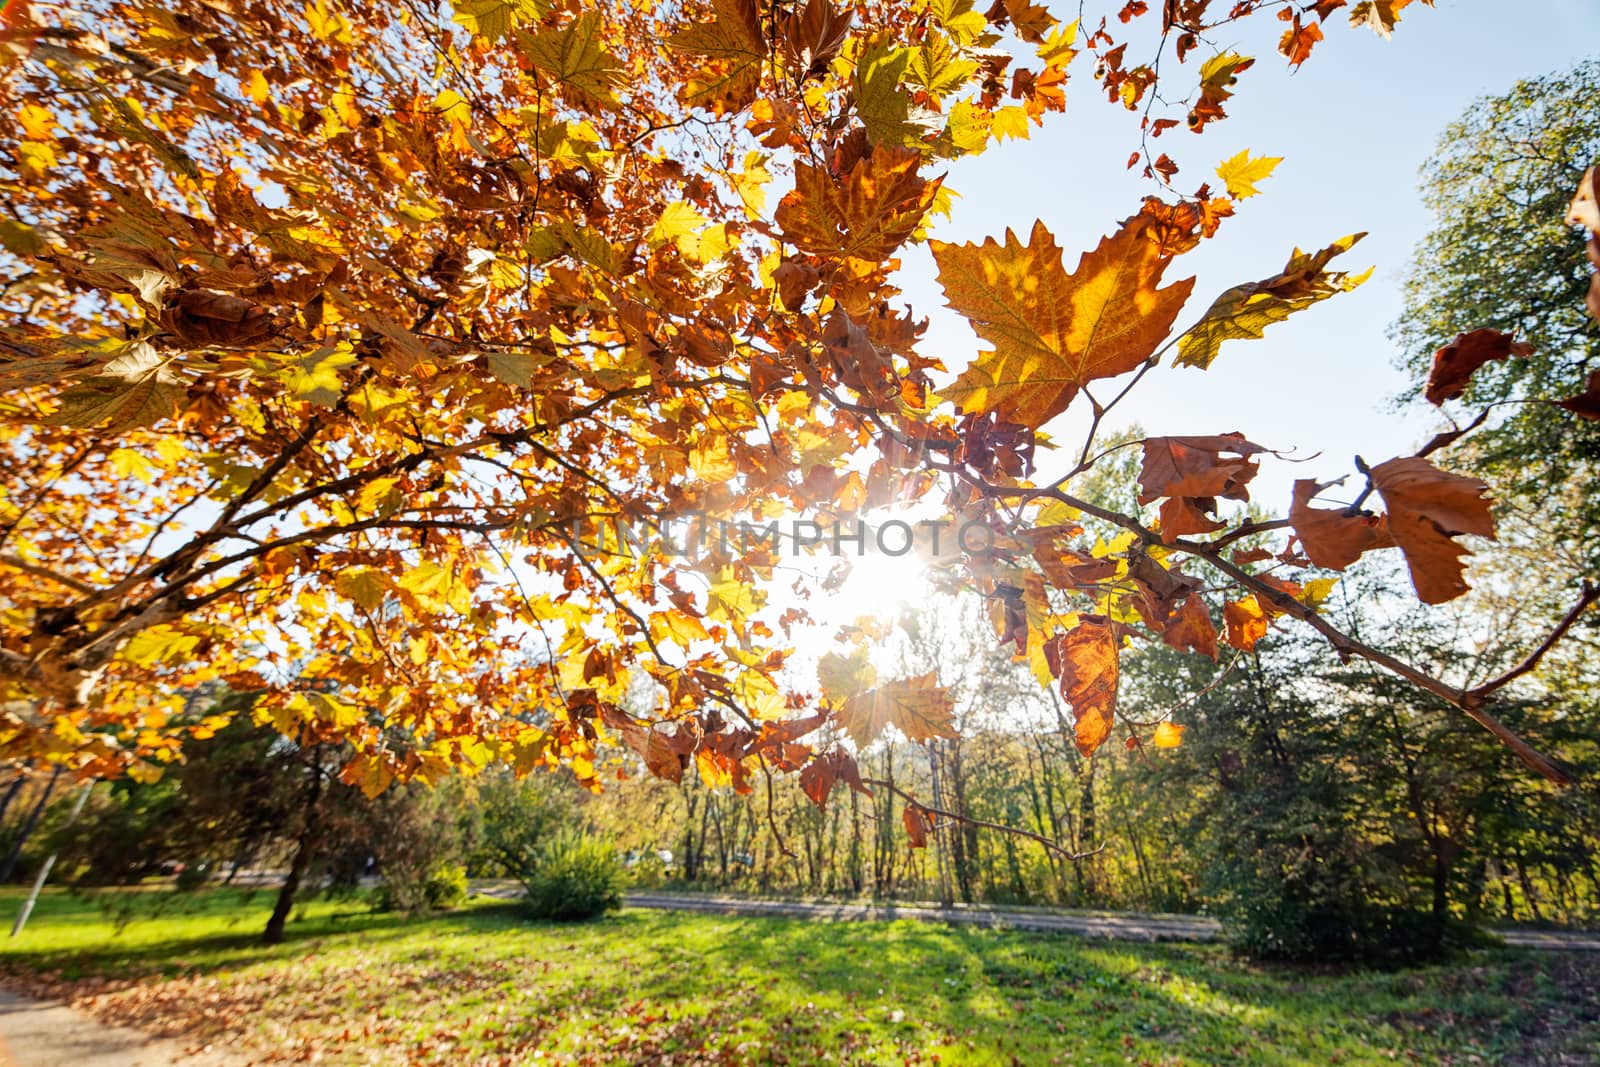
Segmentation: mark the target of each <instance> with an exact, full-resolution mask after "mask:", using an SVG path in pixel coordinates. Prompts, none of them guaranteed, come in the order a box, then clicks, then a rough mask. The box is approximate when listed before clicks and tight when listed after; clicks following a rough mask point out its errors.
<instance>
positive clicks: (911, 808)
mask: <svg viewBox="0 0 1600 1067" xmlns="http://www.w3.org/2000/svg"><path fill="white" fill-rule="evenodd" d="M900 823H901V825H902V826H904V827H905V828H906V839H907V840H908V841H909V842H910V844H911V847H912V848H927V847H928V834H929V833H931V832H932V831H933V828H934V818H933V812H931V811H929V810H928V809H927V808H924V807H923V806H922V805H921V804H918V803H917V802H916V801H914V800H912V801H908V802H907V803H906V806H905V807H904V808H903V809H901V812H900Z"/></svg>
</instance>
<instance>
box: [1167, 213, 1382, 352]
mask: <svg viewBox="0 0 1600 1067" xmlns="http://www.w3.org/2000/svg"><path fill="white" fill-rule="evenodd" d="M1365 236H1366V234H1363V233H1355V234H1351V235H1350V236H1348V237H1341V238H1339V240H1337V241H1335V242H1334V243H1333V244H1331V245H1329V246H1328V247H1327V248H1324V249H1323V250H1322V251H1320V252H1314V253H1311V254H1310V255H1307V254H1306V253H1304V252H1301V251H1300V250H1299V249H1298V248H1297V249H1295V250H1294V254H1293V255H1291V256H1290V257H1289V262H1288V264H1287V265H1285V266H1284V268H1283V272H1282V273H1281V274H1275V275H1273V276H1272V277H1271V278H1266V279H1263V280H1262V281H1259V282H1247V283H1245V284H1244V285H1236V286H1234V287H1233V288H1232V289H1229V290H1228V291H1227V292H1225V293H1223V294H1222V295H1221V296H1219V297H1217V299H1216V301H1215V302H1214V303H1213V304H1212V305H1211V307H1210V308H1208V309H1207V310H1206V313H1205V315H1204V316H1202V317H1201V319H1200V321H1199V322H1197V323H1195V324H1194V325H1193V326H1191V327H1190V328H1189V329H1188V331H1187V332H1185V333H1184V335H1183V336H1182V337H1181V338H1179V339H1178V355H1177V357H1176V358H1175V359H1174V360H1173V363H1174V364H1175V365H1177V366H1180V367H1199V368H1201V369H1202V370H1203V369H1205V368H1206V367H1209V366H1211V361H1212V360H1214V359H1216V358H1217V353H1218V352H1219V351H1220V350H1221V348H1222V343H1223V342H1224V341H1234V340H1244V339H1246V338H1251V337H1260V336H1262V335H1263V333H1264V332H1265V331H1266V328H1267V327H1268V326H1270V325H1272V324H1273V323H1274V322H1282V321H1283V320H1284V319H1286V318H1288V317H1289V316H1290V315H1293V314H1294V313H1295V312H1296V311H1302V310H1304V309H1305V308H1308V307H1310V306H1311V305H1312V304H1315V303H1317V302H1318V301H1321V300H1326V299H1327V298H1328V297H1330V296H1333V295H1334V294H1335V293H1348V292H1349V291H1350V290H1352V289H1354V288H1355V287H1356V286H1358V285H1360V284H1361V283H1362V282H1364V281H1366V280H1367V279H1368V278H1370V277H1371V276H1372V268H1370V267H1369V268H1368V269H1367V270H1365V271H1363V272H1362V273H1360V274H1355V275H1352V274H1347V273H1345V272H1343V271H1329V270H1325V269H1324V268H1326V267H1327V265H1328V262H1329V261H1330V260H1331V259H1333V257H1334V256H1337V255H1339V254H1340V253H1341V252H1347V251H1349V249H1350V247H1351V246H1352V245H1354V244H1355V243H1356V242H1357V241H1359V240H1361V238H1363V237H1365Z"/></svg>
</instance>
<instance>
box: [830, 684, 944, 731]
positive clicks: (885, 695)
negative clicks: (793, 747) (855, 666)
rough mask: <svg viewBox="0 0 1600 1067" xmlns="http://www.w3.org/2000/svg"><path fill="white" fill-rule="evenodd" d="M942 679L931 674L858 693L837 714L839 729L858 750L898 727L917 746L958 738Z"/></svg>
mask: <svg viewBox="0 0 1600 1067" xmlns="http://www.w3.org/2000/svg"><path fill="white" fill-rule="evenodd" d="M938 677H939V676H938V672H937V671H930V672H928V673H927V674H924V675H920V676H918V677H916V678H907V679H905V680H904V681H900V682H890V683H889V684H887V685H880V686H878V687H877V688H876V689H869V690H868V691H866V692H865V693H858V694H857V695H855V696H853V697H851V698H850V699H849V700H846V701H845V702H844V706H843V707H841V708H840V709H839V711H838V712H837V714H836V717H837V718H838V720H839V725H841V726H843V727H844V728H845V730H846V731H848V732H849V734H850V739H851V740H852V741H854V742H855V744H856V748H858V749H861V748H865V747H866V746H867V745H869V744H871V743H872V742H873V741H874V740H876V739H877V737H878V735H879V734H881V733H883V729H884V727H885V726H894V727H896V728H897V729H898V730H899V731H900V732H901V733H903V734H905V735H906V739H907V740H909V741H911V742H913V743H920V742H922V741H927V740H929V739H931V738H935V737H955V736H956V729H955V724H954V723H953V722H952V721H951V717H952V715H953V714H954V711H955V707H954V702H953V701H952V700H951V699H950V694H949V693H948V692H946V691H945V690H943V689H941V688H940V687H939V681H938Z"/></svg>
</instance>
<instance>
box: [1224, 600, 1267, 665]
mask: <svg viewBox="0 0 1600 1067" xmlns="http://www.w3.org/2000/svg"><path fill="white" fill-rule="evenodd" d="M1222 621H1223V623H1225V624H1226V625H1227V628H1228V644H1230V645H1232V646H1233V647H1234V648H1237V649H1240V650H1242V651H1244V652H1249V651H1250V650H1251V649H1253V648H1255V647H1256V642H1257V641H1259V640H1261V639H1262V638H1263V637H1265V636H1267V613H1266V612H1265V611H1262V610H1261V601H1259V600H1257V599H1256V598H1255V597H1254V596H1247V597H1245V598H1244V599H1243V600H1230V601H1228V602H1227V603H1226V604H1224V605H1222Z"/></svg>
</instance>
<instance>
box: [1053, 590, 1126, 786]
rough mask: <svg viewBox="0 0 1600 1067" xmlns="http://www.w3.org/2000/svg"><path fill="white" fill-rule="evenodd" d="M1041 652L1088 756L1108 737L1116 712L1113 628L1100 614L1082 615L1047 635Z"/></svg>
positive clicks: (1115, 656) (1115, 654) (1084, 753)
mask: <svg viewBox="0 0 1600 1067" xmlns="http://www.w3.org/2000/svg"><path fill="white" fill-rule="evenodd" d="M1044 653H1045V659H1046V661H1047V662H1048V663H1049V666H1050V673H1051V674H1054V675H1056V676H1057V677H1058V678H1060V680H1061V698H1062V699H1063V700H1065V701H1066V702H1067V703H1068V704H1069V705H1071V707H1072V718H1073V722H1074V729H1073V732H1074V734H1075V735H1076V738H1077V744H1078V751H1079V752H1081V753H1082V754H1083V755H1085V756H1092V755H1094V750H1095V749H1097V748H1099V747H1100V746H1101V745H1102V744H1104V743H1105V739H1106V738H1107V737H1109V736H1111V726H1112V723H1113V721H1114V718H1115V715H1116V707H1117V673H1118V671H1117V656H1118V640H1117V632H1116V628H1115V626H1114V625H1113V624H1112V622H1111V621H1110V620H1109V619H1107V618H1106V617H1105V616H1103V615H1085V616H1084V617H1083V618H1082V619H1081V620H1080V621H1079V623H1078V625H1077V626H1075V627H1073V628H1072V629H1071V630H1069V631H1067V632H1066V633H1064V634H1058V635H1056V636H1055V637H1053V638H1051V640H1050V641H1049V642H1048V643H1047V644H1046V645H1045V649H1044Z"/></svg>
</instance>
